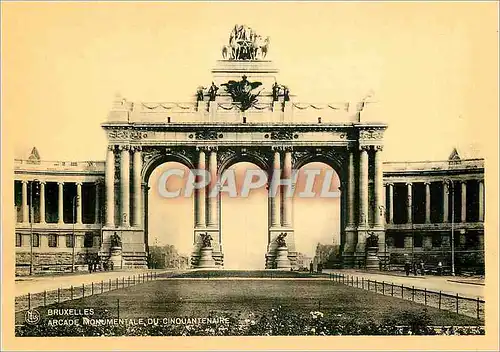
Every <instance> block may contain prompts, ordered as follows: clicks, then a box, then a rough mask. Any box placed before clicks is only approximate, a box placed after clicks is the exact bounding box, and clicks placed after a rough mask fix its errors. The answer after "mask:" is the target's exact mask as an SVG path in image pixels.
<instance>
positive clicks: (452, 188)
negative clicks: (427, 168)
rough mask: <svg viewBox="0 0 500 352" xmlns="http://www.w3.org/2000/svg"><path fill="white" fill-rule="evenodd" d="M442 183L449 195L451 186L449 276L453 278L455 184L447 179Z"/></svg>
mask: <svg viewBox="0 0 500 352" xmlns="http://www.w3.org/2000/svg"><path fill="white" fill-rule="evenodd" d="M444 182H445V183H446V185H447V186H448V188H447V192H448V194H449V192H450V189H449V187H450V186H451V241H450V242H451V275H452V276H455V233H454V232H455V184H454V183H453V181H452V180H450V179H449V178H447V179H445V180H444Z"/></svg>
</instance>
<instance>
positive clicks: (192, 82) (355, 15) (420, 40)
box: [2, 2, 497, 161]
mask: <svg viewBox="0 0 500 352" xmlns="http://www.w3.org/2000/svg"><path fill="white" fill-rule="evenodd" d="M492 5H493V6H492ZM2 8H3V27H4V30H3V31H2V32H3V45H4V54H3V62H2V66H3V73H4V80H3V84H4V85H5V86H7V88H8V89H7V90H6V91H5V92H4V93H3V94H4V118H5V119H13V121H15V129H16V132H17V133H15V135H14V137H13V142H12V145H13V153H14V155H15V156H17V157H26V154H27V153H28V152H29V151H30V150H31V147H32V146H37V148H38V150H39V152H40V154H41V157H42V158H43V159H46V160H54V159H55V160H89V159H90V160H103V159H104V158H105V150H106V139H105V135H104V132H103V130H102V129H101V128H100V124H101V123H102V122H104V121H105V119H106V116H107V113H108V111H109V109H110V108H111V104H112V101H113V98H114V96H115V94H116V93H120V94H121V95H122V96H124V97H125V98H127V99H128V100H131V101H150V102H151V101H190V100H193V99H194V94H195V90H196V87H198V86H199V85H206V84H207V83H209V82H210V80H211V76H210V75H211V74H210V69H211V68H212V67H213V66H214V64H215V61H216V60H218V59H220V58H221V57H220V51H221V50H220V49H221V47H222V45H225V44H226V42H227V40H228V37H229V32H230V30H231V29H232V27H233V26H234V24H236V23H244V24H247V25H249V26H251V27H252V28H254V29H255V30H256V31H257V32H258V33H259V34H262V35H263V36H270V38H271V43H270V49H269V55H268V59H270V60H273V62H274V64H275V66H276V67H278V68H279V69H280V77H281V79H280V80H281V81H282V82H284V83H285V84H287V85H288V86H289V87H290V89H291V92H292V94H294V95H296V98H295V99H296V100H297V101H302V102H332V101H344V100H350V101H355V100H357V99H359V98H360V97H362V96H364V95H365V94H366V93H367V92H369V91H373V92H374V93H375V98H376V100H377V101H378V104H380V107H379V111H380V114H379V115H380V116H379V120H380V121H382V122H386V123H387V124H388V125H389V129H388V130H387V132H386V146H387V147H386V149H385V151H384V159H385V160H388V161H403V160H442V159H446V158H447V157H448V155H449V154H450V152H451V149H452V148H453V147H454V146H456V145H458V146H461V147H462V146H465V147H467V146H469V145H470V144H476V145H478V146H479V148H480V149H482V148H483V146H482V145H481V143H482V142H483V140H482V138H481V133H482V132H483V131H482V130H481V129H480V127H478V122H480V121H481V120H485V121H486V119H487V118H488V116H484V114H483V113H481V109H488V108H489V110H487V111H493V110H495V109H494V108H495V107H494V106H485V105H487V104H491V101H490V102H488V101H487V100H486V97H485V96H484V93H485V92H487V93H488V94H490V93H489V92H491V89H493V91H494V90H495V89H496V87H497V86H496V83H497V82H496V80H494V82H493V81H491V80H490V81H487V82H486V81H485V80H486V79H488V78H489V77H490V75H491V74H492V72H491V71H487V70H485V68H486V67H493V66H491V65H492V64H495V63H496V58H497V56H496V54H492V53H495V52H496V51H493V49H494V48H495V46H496V45H497V44H496V41H495V39H496V38H497V33H496V11H493V12H495V13H493V12H492V10H494V9H495V6H494V4H491V3H490V4H487V3H474V4H470V3H444V4H442V3H316V4H309V3H272V4H267V3H253V4H251V3H247V4H234V3H227V4H226V3H212V4H205V3H128V2H125V3H27V2H26V3H5V4H3V6H2ZM492 19H495V21H492ZM495 67H496V66H495ZM485 82H486V83H488V84H493V83H494V84H495V85H494V86H493V85H491V86H486V85H485ZM21 131H22V133H21ZM422 140H426V141H431V142H432V143H422Z"/></svg>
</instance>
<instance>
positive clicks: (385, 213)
mask: <svg viewBox="0 0 500 352" xmlns="http://www.w3.org/2000/svg"><path fill="white" fill-rule="evenodd" d="M378 208H379V211H380V216H383V223H384V224H385V220H386V217H387V209H386V208H385V206H383V205H379V207H378ZM384 227H385V226H384ZM386 235H387V234H386ZM387 264H388V263H387V237H386V236H384V269H386V270H387Z"/></svg>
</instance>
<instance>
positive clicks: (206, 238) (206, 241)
mask: <svg viewBox="0 0 500 352" xmlns="http://www.w3.org/2000/svg"><path fill="white" fill-rule="evenodd" d="M200 236H201V243H202V245H201V246H202V248H209V247H212V240H213V238H212V236H210V234H209V233H208V232H207V233H202V234H200Z"/></svg>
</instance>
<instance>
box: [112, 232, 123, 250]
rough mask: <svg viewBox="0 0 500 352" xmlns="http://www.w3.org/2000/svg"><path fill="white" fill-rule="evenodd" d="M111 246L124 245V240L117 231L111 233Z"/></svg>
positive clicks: (118, 246) (119, 246)
mask: <svg viewBox="0 0 500 352" xmlns="http://www.w3.org/2000/svg"><path fill="white" fill-rule="evenodd" d="M110 240H111V248H113V247H115V248H121V247H122V240H121V238H120V236H118V234H117V233H116V232H115V233H114V234H113V235H111V238H110Z"/></svg>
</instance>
